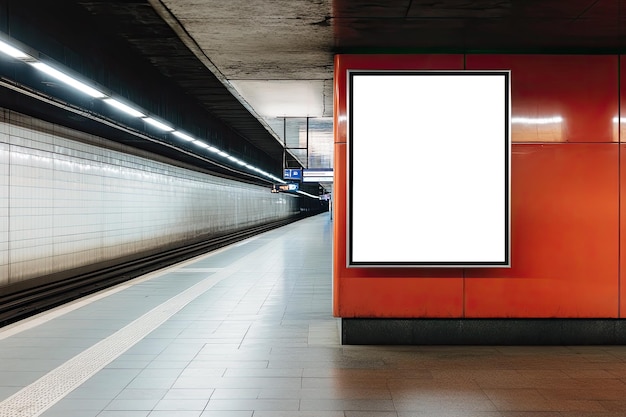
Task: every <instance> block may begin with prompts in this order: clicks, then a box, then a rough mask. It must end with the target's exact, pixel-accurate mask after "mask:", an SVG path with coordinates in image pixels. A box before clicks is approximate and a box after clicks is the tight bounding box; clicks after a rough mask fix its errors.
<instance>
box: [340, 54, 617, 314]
mask: <svg viewBox="0 0 626 417" xmlns="http://www.w3.org/2000/svg"><path fill="white" fill-rule="evenodd" d="M461 58H462V57H460V56H458V55H443V56H437V55H426V56H425V55H413V56H407V55H395V56H388V55H384V56H380V55H356V56H355V55H339V56H337V57H336V61H335V142H336V143H335V185H334V196H335V197H334V198H335V201H334V203H335V206H334V207H335V216H334V222H335V238H334V239H335V240H334V242H335V245H334V312H335V315H337V316H341V317H520V318H524V317H617V315H618V310H619V306H620V302H621V305H622V310H624V309H626V303H625V302H624V299H625V298H626V292H625V290H624V285H622V287H621V290H620V286H619V283H620V271H619V264H618V261H619V259H620V257H621V258H622V259H623V260H626V254H624V251H622V252H621V253H620V251H619V239H620V236H619V230H620V223H619V210H620V209H619V207H620V206H619V198H620V197H619V187H620V183H619V182H618V180H619V178H620V170H619V155H618V152H619V146H618V144H617V143H614V141H615V140H616V139H617V138H618V136H617V133H618V129H617V124H616V123H614V122H613V118H614V117H615V116H616V115H617V105H618V82H617V78H618V65H617V57H616V56H608V55H607V56H536V55H526V56H522V55H467V56H466V57H465V62H466V66H467V68H468V69H511V71H512V75H511V79H512V113H513V116H514V117H524V118H527V119H530V120H531V122H532V120H533V119H534V120H537V119H542V118H548V117H554V116H560V117H562V123H561V124H560V126H559V127H558V128H557V127H555V126H551V127H550V126H547V125H548V124H537V123H536V124H532V123H529V124H526V125H524V124H523V123H519V124H515V123H514V125H513V128H512V133H513V139H514V141H516V142H534V143H526V144H522V143H517V144H515V145H514V146H513V155H512V161H511V227H512V230H511V232H512V234H511V248H512V265H513V267H512V268H511V269H487V268H481V269H473V268H467V269H464V270H463V269H421V268H397V269H395V268H346V267H345V265H346V202H345V198H346V168H347V167H346V101H345V99H346V94H345V93H346V90H345V88H346V79H345V71H346V70H347V69H407V68H414V69H458V68H462V66H460V67H459V65H463V60H462V59H461ZM623 67H626V65H623ZM625 108H626V107H625ZM522 120H523V119H522ZM538 142H545V143H544V144H541V143H538ZM549 142H552V143H549ZM554 142H560V143H554ZM563 142H569V143H563ZM625 150H626V149H625ZM624 171H626V169H622V170H621V172H624ZM621 175H622V176H623V175H626V174H621ZM621 184H626V177H624V178H623V180H622V181H621ZM622 195H624V194H623V193H622ZM383 197H384V196H381V198H383ZM460 205H462V202H460ZM621 207H626V204H622V205H621ZM622 210H626V209H622ZM625 232H626V230H625ZM621 236H626V233H621ZM622 239H626V238H622ZM622 247H624V245H622ZM621 264H622V265H626V263H625V262H623V261H622V263H621ZM620 291H621V295H622V297H621V301H620Z"/></svg>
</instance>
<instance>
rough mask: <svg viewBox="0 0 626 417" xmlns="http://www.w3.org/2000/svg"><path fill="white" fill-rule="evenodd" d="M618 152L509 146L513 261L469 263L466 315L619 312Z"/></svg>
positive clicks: (604, 147) (611, 147)
mask: <svg viewBox="0 0 626 417" xmlns="http://www.w3.org/2000/svg"><path fill="white" fill-rule="evenodd" d="M617 152H618V145H617V144H590V143H585V144H582V143H581V144H532V145H531V144H518V145H514V146H513V150H512V161H511V167H512V168H511V174H512V175H511V177H512V181H511V182H512V183H511V191H512V192H511V248H512V257H511V259H512V267H511V268H508V269H505V268H495V269H487V268H478V269H472V268H468V269H466V271H465V276H466V283H465V300H466V302H465V315H466V317H617V307H618V304H617V297H616V294H617V285H618V280H617V277H618V263H617V261H618V193H617V190H618V183H617V179H618V154H617Z"/></svg>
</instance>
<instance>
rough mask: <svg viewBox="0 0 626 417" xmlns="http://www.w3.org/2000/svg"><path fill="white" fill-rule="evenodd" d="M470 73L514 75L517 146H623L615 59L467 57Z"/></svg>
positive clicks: (514, 121)
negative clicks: (618, 123)
mask: <svg viewBox="0 0 626 417" xmlns="http://www.w3.org/2000/svg"><path fill="white" fill-rule="evenodd" d="M466 67H467V69H510V70H511V113H512V116H513V123H512V125H511V139H512V141H513V142H613V141H617V135H616V134H615V132H616V131H615V129H614V127H615V123H614V122H613V119H614V118H615V117H616V116H617V100H618V98H617V97H618V96H617V94H618V91H617V90H618V87H617V85H618V84H617V81H618V75H617V56H615V55H593V56H589V55H467V57H466ZM555 116H559V117H561V118H562V121H560V122H552V123H550V122H549V120H548V119H549V118H554V117H555ZM522 118H523V119H522ZM520 121H522V122H521V123H520Z"/></svg>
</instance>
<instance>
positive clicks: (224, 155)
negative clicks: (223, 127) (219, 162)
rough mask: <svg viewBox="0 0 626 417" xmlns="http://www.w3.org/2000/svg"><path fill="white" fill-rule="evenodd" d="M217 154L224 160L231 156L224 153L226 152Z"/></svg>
mask: <svg viewBox="0 0 626 417" xmlns="http://www.w3.org/2000/svg"><path fill="white" fill-rule="evenodd" d="M217 154H218V155H219V156H223V157H224V158H228V157H229V156H230V155H229V154H227V153H226V152H224V151H219V152H218V153H217Z"/></svg>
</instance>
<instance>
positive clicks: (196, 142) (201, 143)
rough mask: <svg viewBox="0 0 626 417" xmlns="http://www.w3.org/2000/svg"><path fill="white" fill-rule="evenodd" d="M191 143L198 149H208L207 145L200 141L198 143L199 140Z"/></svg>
mask: <svg viewBox="0 0 626 417" xmlns="http://www.w3.org/2000/svg"><path fill="white" fill-rule="evenodd" d="M191 143H193V144H194V145H196V146H199V147H201V148H208V147H209V145H207V144H206V143H204V142H201V141H199V140H194V141H193V142H191Z"/></svg>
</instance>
